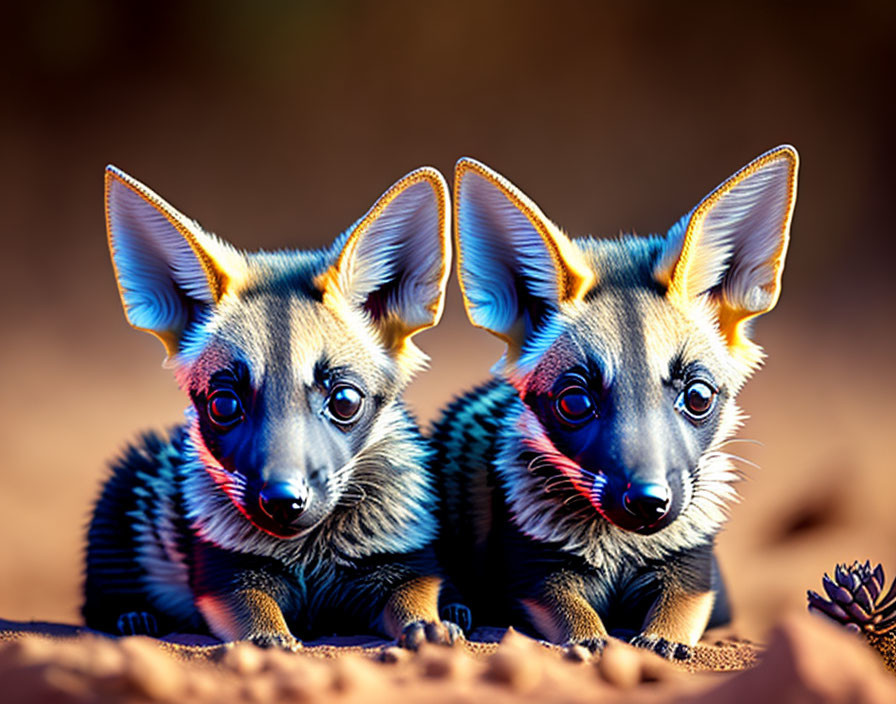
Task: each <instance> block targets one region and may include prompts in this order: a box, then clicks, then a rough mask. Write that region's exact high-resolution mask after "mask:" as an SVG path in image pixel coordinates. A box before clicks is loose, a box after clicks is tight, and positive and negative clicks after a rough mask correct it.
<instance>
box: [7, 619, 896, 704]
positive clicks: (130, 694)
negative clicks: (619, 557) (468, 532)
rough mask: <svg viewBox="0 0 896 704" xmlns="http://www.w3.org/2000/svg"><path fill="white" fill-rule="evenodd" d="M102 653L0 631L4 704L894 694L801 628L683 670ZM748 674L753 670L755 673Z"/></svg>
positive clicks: (37, 627)
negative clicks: (7, 703) (9, 703)
mask: <svg viewBox="0 0 896 704" xmlns="http://www.w3.org/2000/svg"><path fill="white" fill-rule="evenodd" d="M175 640H177V641H178V642H176V643H171V642H161V641H154V640H151V639H149V638H145V637H130V638H122V639H118V640H115V639H110V638H105V637H102V636H99V635H95V634H90V633H86V632H84V631H82V630H81V629H75V628H71V627H68V628H66V627H60V626H58V625H48V624H16V623H12V622H3V621H0V681H2V682H4V683H5V684H4V687H5V689H4V701H15V702H18V701H22V702H25V701H27V702H43V701H47V702H50V701H52V702H58V701H65V702H95V701H108V702H119V701H120V702H132V701H133V702H137V701H151V702H182V701H192V702H274V701H284V702H315V701H334V702H362V701H363V702H394V701H396V699H397V698H400V699H401V700H402V701H408V702H417V701H420V702H478V701H483V700H484V699H486V698H487V699H488V700H489V701H494V702H511V701H513V702H518V701H533V702H541V701H552V702H594V701H602V702H622V701H625V702H645V703H647V702H658V701H670V700H675V701H688V702H694V703H695V704H696V703H697V702H715V701H726V702H748V701H749V702H755V701H759V700H761V698H765V699H766V700H768V701H787V702H802V701H806V702H808V701H812V702H818V701H822V702H861V703H865V702H868V703H875V704H876V703H878V702H880V703H881V704H883V703H884V702H892V701H893V700H894V698H896V681H894V680H893V678H892V675H890V674H889V673H887V672H886V671H885V670H884V668H883V665H882V664H881V662H880V660H879V659H878V658H876V657H875V656H874V655H872V654H871V651H870V650H869V649H868V648H867V646H865V645H864V644H863V643H862V642H861V641H860V640H859V639H857V638H855V637H853V636H849V635H847V634H845V633H844V632H842V631H840V630H835V629H834V628H832V627H830V626H828V625H827V624H825V623H821V622H820V620H817V619H810V618H809V617H806V616H803V617H801V618H792V619H788V620H786V621H785V622H784V623H783V624H782V625H781V626H780V627H778V628H776V629H775V631H774V632H773V633H772V635H771V640H770V643H769V646H768V650H767V651H766V652H764V653H763V652H762V651H761V649H759V648H757V646H755V645H753V644H751V643H747V642H736V641H732V640H720V641H716V642H715V643H704V644H701V645H700V646H699V647H698V648H697V649H696V653H695V657H694V660H693V661H692V662H690V663H689V664H688V665H687V666H685V665H679V666H676V665H673V664H670V663H668V662H666V661H665V660H662V659H660V658H659V657H657V656H655V655H652V654H650V653H646V652H644V651H640V650H637V649H635V648H632V647H631V646H628V645H625V644H623V643H619V642H613V643H611V644H610V645H609V646H608V647H607V649H606V650H605V651H604V653H603V654H602V655H601V656H599V657H597V656H595V657H591V656H590V655H588V654H587V653H584V652H580V651H572V652H569V651H567V652H564V651H562V650H561V649H559V648H555V647H547V646H544V645H541V644H539V643H537V642H536V641H533V640H531V639H529V638H527V637H525V636H522V635H520V634H518V633H515V632H513V631H509V632H507V633H505V634H504V635H503V637H502V638H501V640H500V642H498V643H478V642H474V643H466V642H464V643H459V644H457V645H455V647H453V648H447V647H440V646H424V647H423V648H421V649H420V650H419V651H418V652H416V653H411V652H408V651H406V650H402V649H399V648H397V647H395V646H391V645H389V644H381V643H376V642H358V639H354V642H351V643H350V644H346V642H349V639H343V641H342V644H340V645H333V644H315V643H310V644H307V645H306V646H305V648H304V649H303V650H302V651H300V652H299V653H295V654H294V653H285V652H282V651H264V650H260V649H258V648H256V647H254V646H251V645H247V644H237V645H233V644H230V645H189V644H185V643H184V642H183V641H185V640H189V638H185V637H178V638H176V639H175ZM757 663H758V664H757ZM747 668H750V669H747Z"/></svg>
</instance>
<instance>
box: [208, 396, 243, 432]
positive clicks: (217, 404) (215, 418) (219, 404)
mask: <svg viewBox="0 0 896 704" xmlns="http://www.w3.org/2000/svg"><path fill="white" fill-rule="evenodd" d="M208 417H209V418H211V421H212V423H214V424H215V425H217V426H218V427H219V428H223V429H229V428H232V427H233V426H234V425H236V424H237V423H239V422H240V421H241V420H242V419H243V404H242V403H240V399H239V396H237V395H236V394H235V393H234V392H233V391H216V392H215V393H213V394H212V395H211V396H210V397H209V399H208Z"/></svg>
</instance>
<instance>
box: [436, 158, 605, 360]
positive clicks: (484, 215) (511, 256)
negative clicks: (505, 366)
mask: <svg viewBox="0 0 896 704" xmlns="http://www.w3.org/2000/svg"><path fill="white" fill-rule="evenodd" d="M454 210H455V218H454V221H455V242H456V248H457V253H458V254H457V258H458V278H459V280H460V286H461V291H462V293H463V298H464V306H465V307H466V310H467V315H468V316H469V318H470V321H471V322H472V323H473V325H475V326H476V327H480V328H483V329H485V330H488V331H489V332H490V333H492V334H493V335H495V336H496V337H498V338H499V339H501V340H503V341H504V342H505V343H506V344H507V352H508V358H509V359H513V358H516V357H518V356H519V354H520V353H521V351H522V349H523V347H524V346H525V343H526V341H527V339H529V338H530V337H532V336H533V335H534V334H535V333H536V332H537V329H538V327H539V325H540V324H541V322H542V321H543V320H544V319H546V318H547V317H549V316H550V315H551V314H552V312H554V311H556V310H557V309H558V308H559V306H560V305H562V304H565V303H571V302H574V301H578V300H581V299H582V298H583V297H584V296H585V294H586V293H587V292H588V290H589V289H590V288H591V287H592V286H593V285H594V282H595V275H594V272H593V271H592V270H591V268H590V267H589V265H588V263H587V262H586V261H585V260H584V258H583V257H582V255H581V253H580V252H579V250H578V248H577V247H576V246H575V245H574V244H573V243H572V241H571V240H570V239H569V238H568V237H567V236H566V235H564V234H563V232H562V231H561V230H560V228H559V227H557V225H555V224H554V223H553V222H551V221H550V220H549V219H548V218H547V216H545V214H544V213H543V212H542V211H541V209H540V208H539V207H538V206H537V205H536V204H535V203H534V202H533V201H532V200H531V199H529V198H528V197H527V196H526V195H525V194H524V193H523V192H522V191H520V190H519V189H518V188H517V187H516V186H514V185H513V184H512V183H511V182H510V181H508V180H507V179H506V178H504V177H503V176H501V175H500V174H498V173H497V172H495V171H493V170H492V169H490V168H489V167H487V166H486V165H485V164H482V163H481V162H479V161H476V160H475V159H470V158H463V159H460V160H459V161H458V162H457V166H456V168H455V178H454Z"/></svg>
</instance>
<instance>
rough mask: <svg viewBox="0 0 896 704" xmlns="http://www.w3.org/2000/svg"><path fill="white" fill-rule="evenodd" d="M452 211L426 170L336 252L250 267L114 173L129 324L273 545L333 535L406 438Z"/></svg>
mask: <svg viewBox="0 0 896 704" xmlns="http://www.w3.org/2000/svg"><path fill="white" fill-rule="evenodd" d="M447 202H448V193H447V187H446V185H445V182H444V179H443V178H442V177H441V175H440V174H439V173H438V172H437V171H435V170H434V169H430V168H422V169H418V170H417V171H414V172H412V173H410V174H408V175H407V176H405V177H404V178H403V179H401V180H400V181H398V182H397V183H396V184H395V185H394V186H392V188H390V189H389V190H388V191H387V192H386V193H385V194H384V195H383V196H382V197H381V198H380V199H379V200H378V201H377V203H376V204H375V205H374V206H373V207H372V208H371V209H370V210H369V211H368V212H367V214H366V215H364V217H362V218H361V219H360V220H359V221H358V222H357V223H355V224H354V225H353V226H352V227H351V228H349V230H348V231H347V232H346V233H344V234H343V235H342V236H340V237H339V238H338V239H337V240H336V242H335V244H334V245H333V246H332V247H330V248H329V249H327V250H322V251H315V252H302V251H291V252H271V253H268V252H257V253H244V252H240V251H237V250H236V249H234V248H233V247H231V246H230V245H228V244H226V243H224V242H222V241H221V240H220V239H218V238H217V237H215V236H214V235H211V234H209V233H208V232H206V231H204V230H203V229H202V228H201V227H200V226H199V225H198V224H197V223H196V222H194V221H192V220H190V219H188V218H187V217H185V216H184V215H182V214H181V213H179V212H178V211H177V210H175V209H174V208H173V207H171V206H170V205H169V204H168V203H166V202H165V201H164V200H162V199H161V198H160V197H159V196H157V195H156V194H155V193H153V192H152V191H151V190H149V189H148V188H146V187H145V186H143V185H142V184H140V183H138V182H137V181H135V180H134V179H132V178H130V177H129V176H127V175H126V174H124V173H122V172H121V171H119V170H117V169H115V168H113V167H109V168H108V169H107V170H106V227H107V232H108V237H109V247H110V249H111V252H112V261H113V264H114V268H115V274H116V278H117V280H118V288H119V292H120V293H121V300H122V303H123V305H124V310H125V314H126V315H127V319H128V321H129V322H130V323H131V325H133V326H134V327H136V328H138V329H140V330H145V331H147V332H150V333H152V334H153V335H155V336H156V337H157V338H159V339H160V340H161V341H162V343H163V344H164V345H165V349H166V350H167V353H168V361H169V364H170V365H171V366H172V367H173V369H174V372H175V374H176V376H177V379H178V383H179V384H180V386H181V388H183V390H184V391H185V392H186V393H187V394H189V396H190V399H191V400H192V406H191V407H190V408H189V409H188V417H189V418H190V436H191V438H192V444H193V445H194V447H195V448H196V449H197V451H198V453H199V455H200V457H201V459H202V463H203V464H204V466H205V468H206V469H207V470H208V472H209V473H210V474H211V475H212V477H213V478H214V480H215V482H216V483H217V484H218V485H219V486H220V488H221V489H222V490H223V491H224V492H226V494H227V495H228V496H229V497H230V499H231V500H232V501H233V503H234V504H235V505H236V507H237V508H238V509H239V510H240V511H241V512H242V513H243V514H244V515H245V516H246V517H247V518H248V519H249V520H250V521H251V522H252V523H253V524H255V525H256V526H257V527H259V528H261V529H262V530H264V531H266V532H267V533H269V534H271V535H274V536H278V537H284V538H289V537H293V536H296V535H299V534H302V533H303V532H306V531H307V530H308V529H309V528H310V527H311V526H314V525H316V524H317V523H318V522H320V521H321V519H322V518H324V517H325V516H327V515H328V514H329V513H330V512H331V511H332V510H333V508H334V507H335V506H336V505H337V504H338V503H339V501H340V498H341V497H342V496H343V494H344V493H345V491H346V490H347V487H349V486H351V482H352V474H353V468H354V466H355V465H356V464H357V463H358V462H359V461H360V460H359V458H360V457H362V456H363V453H364V450H365V448H367V447H368V446H370V445H371V443H374V442H376V441H378V440H382V439H383V437H385V436H386V435H388V434H389V433H390V430H391V431H394V430H395V428H394V424H395V419H396V414H397V413H398V407H397V406H396V402H397V400H398V395H399V393H400V392H401V390H402V388H403V387H404V386H405V385H406V383H407V382H408V380H409V378H410V376H411V374H412V373H413V372H414V371H415V370H416V369H418V368H419V367H420V366H421V364H422V363H423V362H424V361H425V357H424V355H423V354H422V352H420V351H419V350H418V349H417V348H416V347H415V346H414V344H413V343H412V341H411V338H412V336H413V335H414V334H416V333H417V332H419V331H420V330H423V329H425V328H428V327H431V326H433V325H435V324H436V323H437V322H438V320H439V317H440V316H441V312H442V305H443V297H444V289H445V282H446V278H447V273H448V262H449V256H450V255H449V245H448V222H449V216H448V214H447V213H446V209H447ZM359 491H362V490H360V489H359Z"/></svg>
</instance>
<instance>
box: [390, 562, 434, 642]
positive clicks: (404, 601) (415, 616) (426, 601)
mask: <svg viewBox="0 0 896 704" xmlns="http://www.w3.org/2000/svg"><path fill="white" fill-rule="evenodd" d="M441 586H442V580H441V579H439V578H438V577H418V578H417V579H412V580H410V581H409V582H406V583H405V584H403V585H401V586H400V587H398V588H397V589H396V590H395V591H394V592H393V593H392V596H390V597H389V601H388V602H386V608H385V609H384V610H383V622H384V623H385V626H386V631H387V632H388V633H389V634H390V635H391V636H393V637H395V638H398V637H399V636H400V635H401V634H402V631H404V629H405V628H406V627H407V626H408V625H410V624H412V623H414V622H415V621H427V622H430V623H438V621H439V613H438V608H437V607H436V603H437V601H438V598H439V589H440V588H441Z"/></svg>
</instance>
